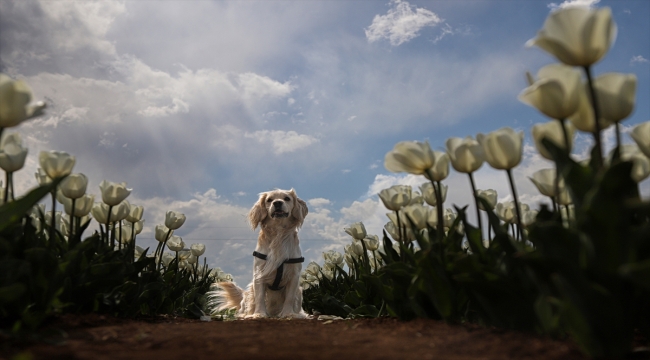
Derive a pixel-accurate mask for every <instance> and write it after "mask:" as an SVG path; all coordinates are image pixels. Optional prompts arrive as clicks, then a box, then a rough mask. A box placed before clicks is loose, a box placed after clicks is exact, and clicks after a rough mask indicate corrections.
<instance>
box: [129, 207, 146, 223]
mask: <svg viewBox="0 0 650 360" xmlns="http://www.w3.org/2000/svg"><path fill="white" fill-rule="evenodd" d="M143 214H144V207H142V206H135V205H131V207H130V210H129V215H128V216H127V217H126V220H127V221H130V222H132V223H136V222H138V221H140V220H141V219H142V215H143Z"/></svg>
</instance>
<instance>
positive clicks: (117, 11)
mask: <svg viewBox="0 0 650 360" xmlns="http://www.w3.org/2000/svg"><path fill="white" fill-rule="evenodd" d="M39 3H40V5H41V7H42V9H43V12H44V14H46V16H48V17H49V18H50V19H51V20H53V22H55V23H57V24H58V25H59V28H58V33H57V34H55V35H56V37H57V42H56V43H57V45H58V46H59V47H61V48H62V49H63V50H65V51H70V50H76V49H79V48H83V47H85V46H90V47H93V48H95V49H96V50H99V51H102V52H105V53H108V54H114V53H115V45H114V44H113V43H112V42H110V41H108V40H105V39H103V38H104V37H105V36H106V33H107V32H108V30H109V29H110V27H111V25H112V24H113V22H114V21H115V19H116V18H117V17H118V16H120V15H122V14H124V13H125V12H126V6H125V3H124V1H74V2H62V1H47V0H40V1H39ZM77 26H78V27H80V28H81V29H80V30H81V31H69V29H70V28H72V27H77Z"/></svg>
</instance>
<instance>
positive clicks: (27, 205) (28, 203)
mask: <svg viewBox="0 0 650 360" xmlns="http://www.w3.org/2000/svg"><path fill="white" fill-rule="evenodd" d="M62 179H63V178H60V179H56V180H54V181H52V182H51V183H49V184H47V185H43V186H39V187H37V188H36V189H34V190H32V191H30V192H29V193H27V195H25V196H23V197H21V198H19V199H17V200H16V201H10V202H7V203H4V204H3V205H2V206H0V232H2V231H4V230H5V229H7V228H8V227H9V226H11V225H12V224H14V223H16V222H18V221H19V220H20V219H22V218H23V217H24V216H25V214H27V212H28V211H29V210H30V209H31V208H32V207H34V205H36V204H37V203H38V202H39V201H40V200H41V199H42V198H43V197H45V196H46V195H48V194H49V193H50V192H52V190H53V189H56V187H57V185H59V182H61V180H62Z"/></svg>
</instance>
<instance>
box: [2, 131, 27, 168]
mask: <svg viewBox="0 0 650 360" xmlns="http://www.w3.org/2000/svg"><path fill="white" fill-rule="evenodd" d="M26 158H27V149H26V148H24V147H23V144H22V139H21V138H20V134H18V133H12V134H8V135H7V136H6V137H5V138H3V139H2V142H0V168H2V170H4V171H5V172H8V173H13V172H16V171H18V170H20V169H22V168H23V166H25V159H26Z"/></svg>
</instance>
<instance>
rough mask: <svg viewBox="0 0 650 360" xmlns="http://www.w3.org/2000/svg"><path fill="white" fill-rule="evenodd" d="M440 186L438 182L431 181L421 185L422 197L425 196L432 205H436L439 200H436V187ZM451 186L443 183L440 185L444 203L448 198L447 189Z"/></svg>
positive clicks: (426, 200) (425, 199)
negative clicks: (432, 182)
mask: <svg viewBox="0 0 650 360" xmlns="http://www.w3.org/2000/svg"><path fill="white" fill-rule="evenodd" d="M437 187H438V184H435V185H433V184H431V183H424V184H422V185H420V191H422V197H423V198H424V201H425V202H426V203H427V204H429V205H431V206H436V204H437V203H438V201H437V200H436V193H435V190H434V189H435V188H437ZM448 189H449V187H448V186H447V185H442V186H441V187H440V190H441V191H440V194H441V195H442V196H441V197H442V202H443V203H444V202H445V201H446V200H447V190H448Z"/></svg>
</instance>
